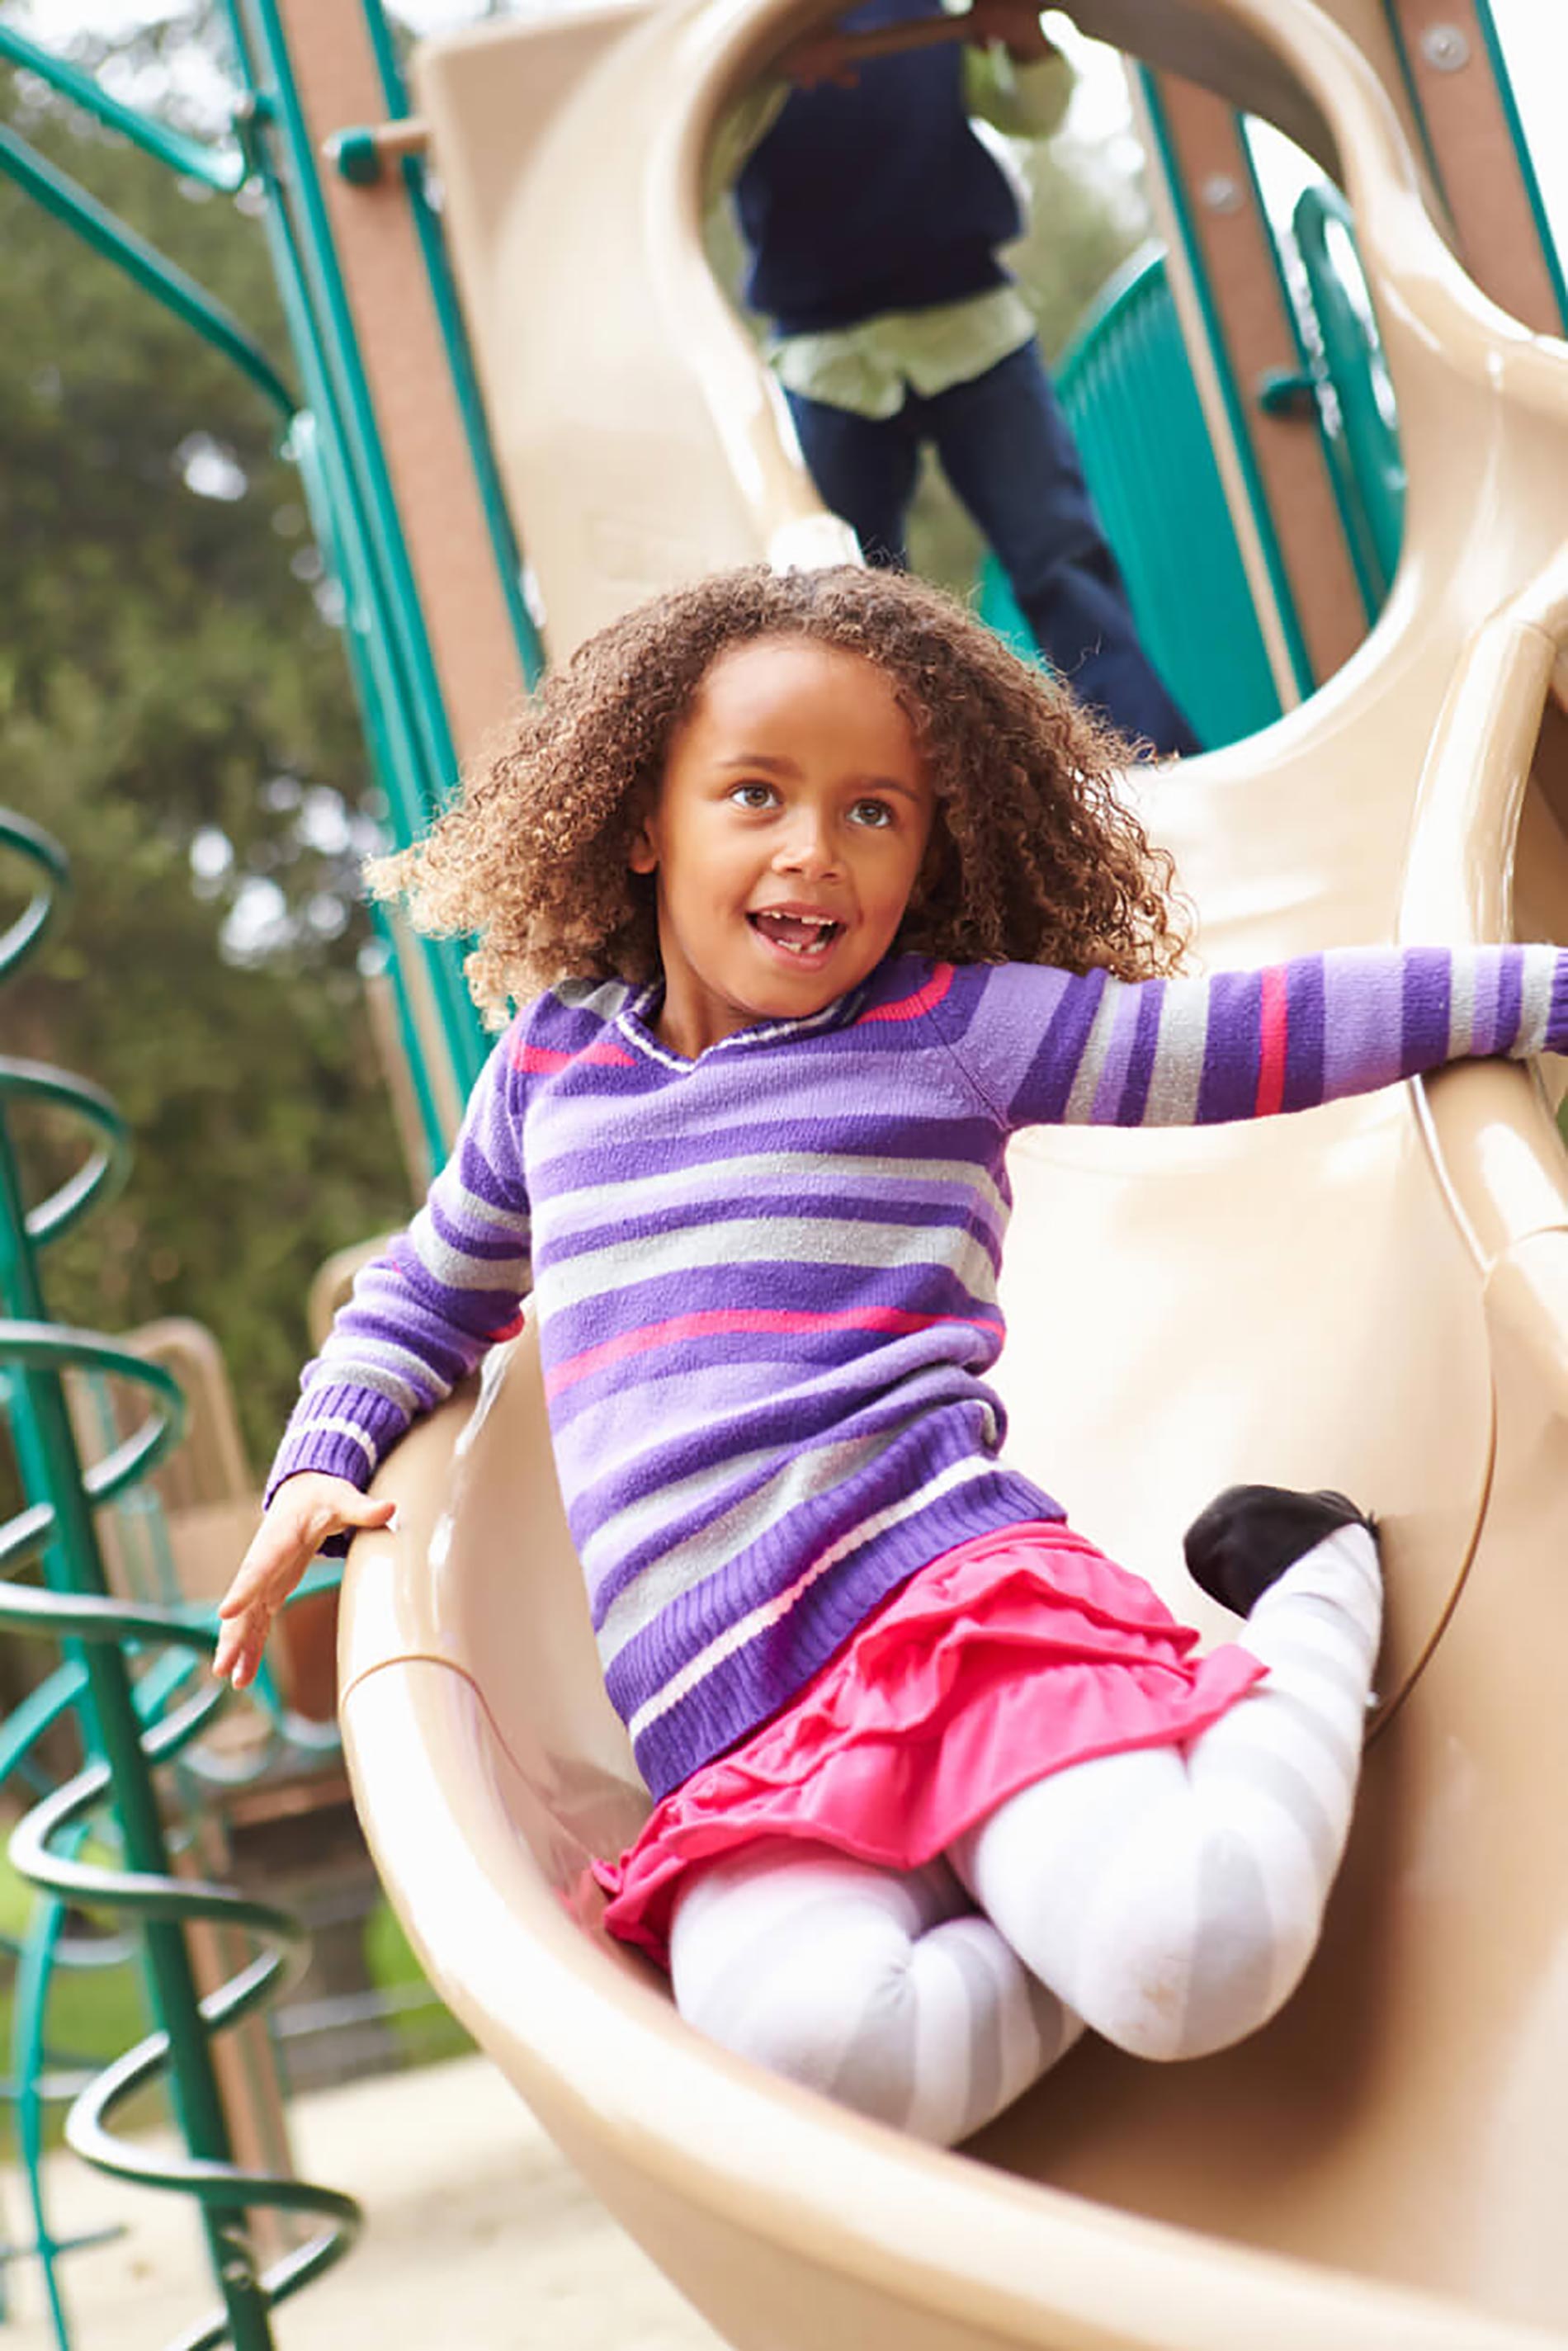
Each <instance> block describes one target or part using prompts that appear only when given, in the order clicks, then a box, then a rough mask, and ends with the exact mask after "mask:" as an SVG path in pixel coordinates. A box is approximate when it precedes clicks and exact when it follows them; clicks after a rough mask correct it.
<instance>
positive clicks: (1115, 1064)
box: [943, 946, 1568, 1128]
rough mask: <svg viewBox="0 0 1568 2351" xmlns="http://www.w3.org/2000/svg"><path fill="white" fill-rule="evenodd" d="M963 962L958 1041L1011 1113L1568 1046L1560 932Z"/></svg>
mask: <svg viewBox="0 0 1568 2351" xmlns="http://www.w3.org/2000/svg"><path fill="white" fill-rule="evenodd" d="M966 977H967V978H968V979H969V980H970V981H971V982H972V983H977V984H972V985H971V986H970V987H969V988H968V990H967V994H965V993H963V992H961V990H960V989H959V987H954V989H953V991H952V993H951V995H950V997H949V998H948V1004H949V1005H951V1007H952V1009H951V1013H950V1014H949V1015H948V1017H947V1019H946V1033H947V1036H948V1040H949V1042H950V1043H951V1044H952V1046H953V1049H954V1050H955V1052H956V1054H957V1055H958V1057H959V1059H960V1061H962V1062H963V1063H964V1066H965V1068H966V1069H967V1071H969V1073H970V1075H971V1077H972V1079H973V1081H974V1082H975V1084H976V1085H977V1088H978V1090H979V1091H980V1092H981V1093H982V1094H983V1095H984V1096H985V1098H986V1099H987V1100H988V1102H990V1104H991V1106H992V1108H993V1109H994V1110H995V1111H996V1112H997V1113H998V1116H999V1117H1000V1118H1001V1119H1002V1121H1003V1123H1005V1124H1006V1125H1007V1126H1008V1127H1009V1128H1012V1127H1019V1126H1031V1125H1056V1124H1061V1123H1089V1124H1094V1125H1104V1126H1207V1125H1215V1124H1218V1123H1223V1122H1226V1121H1229V1120H1235V1119H1244V1118H1262V1117H1267V1116H1269V1115H1270V1113H1273V1112H1276V1111H1287V1110H1306V1109H1310V1108H1311V1107H1312V1105H1313V1104H1314V1103H1317V1102H1331V1101H1334V1100H1336V1099H1338V1098H1339V1097H1341V1096H1343V1095H1346V1094H1358V1093H1370V1092H1374V1091H1375V1089H1376V1088H1377V1087H1379V1086H1386V1085H1392V1084H1394V1083H1395V1082H1396V1081H1397V1080H1399V1079H1401V1078H1409V1077H1415V1076H1416V1075H1418V1074H1420V1073H1421V1072H1422V1071H1428V1070H1435V1069H1440V1068H1441V1067H1442V1065H1443V1064H1444V1062H1446V1061H1455V1060H1458V1059H1460V1058H1462V1057H1466V1056H1475V1057H1486V1056H1491V1055H1498V1054H1506V1055H1509V1056H1511V1057H1512V1058H1514V1059H1516V1060H1522V1059H1524V1058H1526V1057H1527V1056H1528V1055H1530V1054H1531V1053H1538V1052H1542V1051H1558V1052H1561V1051H1565V1050H1568V956H1565V955H1563V954H1562V953H1560V952H1559V950H1558V949H1556V948H1555V947H1547V946H1495V947H1453V948H1448V947H1406V948H1399V947H1335V948H1331V949H1330V950H1329V951H1328V952H1327V953H1326V954H1323V955H1313V956H1295V957H1293V958H1292V959H1291V961H1290V962H1288V963H1281V964H1273V965H1270V966H1269V967H1266V968H1265V969H1263V970H1260V971H1227V972H1217V973H1216V974H1214V975H1213V977H1209V978H1205V979H1166V980H1159V979H1155V980H1144V981H1141V982H1137V983H1129V982H1125V981H1122V980H1116V979H1112V978H1110V977H1108V976H1107V975H1106V974H1105V973H1103V972H1089V973H1085V974H1082V975H1076V974H1069V973H1065V972H1059V971H1051V970H1049V969H1046V968H1042V967H1034V966H1030V965H1024V964H1004V965H998V966H996V967H992V968H991V969H989V970H987V971H985V972H983V973H981V972H974V973H972V974H970V975H966ZM943 1010H944V1012H945V1013H946V1012H947V1010H948V1006H947V1005H945V1006H944V1007H943Z"/></svg>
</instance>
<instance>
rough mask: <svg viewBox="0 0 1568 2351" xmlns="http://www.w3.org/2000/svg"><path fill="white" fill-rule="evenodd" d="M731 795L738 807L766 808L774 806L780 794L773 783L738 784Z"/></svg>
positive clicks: (733, 787) (731, 791)
mask: <svg viewBox="0 0 1568 2351" xmlns="http://www.w3.org/2000/svg"><path fill="white" fill-rule="evenodd" d="M729 797H730V799H732V800H733V801H734V802H735V804H736V807H737V808H743V809H765V808H771V807H772V805H773V803H774V800H775V799H777V797H778V795H777V793H776V792H775V791H774V789H773V787H772V785H771V784H736V785H734V786H732V788H731V790H730V795H729Z"/></svg>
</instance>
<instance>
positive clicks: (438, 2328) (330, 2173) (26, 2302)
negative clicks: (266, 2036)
mask: <svg viewBox="0 0 1568 2351" xmlns="http://www.w3.org/2000/svg"><path fill="white" fill-rule="evenodd" d="M290 2113H291V2118H292V2127H293V2135H294V2141H295V2149H296V2155H297V2158H298V2162H299V2165H300V2168H302V2169H303V2170H304V2171H305V2172H306V2173H307V2174H308V2176H309V2177H311V2178H313V2179H321V2180H325V2181H329V2182H330V2184H331V2185H332V2186H334V2187H339V2188H345V2189H348V2190H349V2191H350V2193H351V2194H353V2195H355V2196H357V2197H358V2198H359V2199H360V2200H361V2203H362V2204H363V2206H364V2208H365V2211H366V2215H367V2220H366V2227H365V2231H364V2233H363V2235H362V2236H361V2239H360V2241H359V2243H358V2244H357V2245H356V2247H355V2248H354V2250H353V2252H350V2254H349V2256H348V2257H347V2259H346V2260H345V2261H343V2262H341V2263H340V2265H339V2266H338V2268H337V2269H335V2270H333V2271H332V2272H331V2273H329V2275H328V2276H327V2277H325V2278H323V2279H321V2280H320V2281H319V2283H317V2284H316V2285H314V2286H312V2287H310V2288H308V2290H307V2291H306V2292H305V2293H303V2294H300V2295H299V2296H298V2299H297V2300H296V2301H294V2302H291V2303H289V2304H287V2305H286V2306H285V2307H284V2308H283V2309H282V2310H280V2311H279V2312H278V2314H277V2319H276V2321H275V2330H276V2335H277V2344H278V2346H279V2351H329V2346H330V2351H346V2346H353V2345H361V2344H362V2345H378V2346H387V2351H392V2346H411V2351H412V2346H418V2351H722V2346H721V2345H720V2343H719V2338H718V2336H717V2335H715V2334H714V2333H713V2332H712V2330H711V2329H710V2328H709V2327H707V2326H706V2325H704V2324H703V2322H702V2320H701V2319H700V2318H698V2316H697V2315H696V2314H695V2311H693V2310H692V2309H691V2307H690V2306H689V2304H686V2303H685V2302H683V2301H682V2299H681V2297H680V2295H679V2294H676V2292H675V2290H674V2287H673V2286H672V2285H670V2284H669V2283H667V2282H666V2281H665V2280H664V2278H663V2277H662V2276H661V2275H660V2274H659V2273H658V2271H657V2270H655V2269H654V2268H653V2264H652V2262H649V2261H648V2260H647V2259H646V2258H645V2257H644V2255H643V2253H642V2252H639V2250H638V2249H637V2247H636V2246H635V2245H634V2244H633V2243H632V2241H631V2239H630V2238H629V2237H627V2236H626V2235H625V2234H624V2232H623V2231H622V2230H621V2229H619V2228H618V2227H617V2226H616V2224H615V2222H614V2221H613V2220H611V2219H610V2217H609V2215H608V2214H607V2213H606V2212H605V2211H604V2210H602V2208H601V2206H600V2205H599V2204H598V2203H597V2202H596V2201H595V2200H594V2199H593V2197H592V2196H591V2194H590V2192H589V2190H588V2189H586V2188H585V2187H584V2186H583V2185H582V2183H581V2182H580V2179H578V2178H577V2175H576V2174H575V2173H574V2172H573V2171H572V2170H571V2169H570V2168H569V2167H568V2166H567V2165H566V2164H565V2163H564V2162H563V2161H562V2160H561V2158H560V2157H559V2155H558V2154H557V2153H556V2151H555V2149H554V2147H552V2146H551V2145H550V2142H549V2139H547V2138H546V2137H545V2136H544V2134H543V2132H542V2131H541V2130H540V2129H539V2128H538V2125H537V2124H536V2123H535V2122H534V2120H533V2118H532V2116H530V2115H529V2114H528V2110H527V2108H526V2107H525V2106H524V2105H522V2104H521V2103H520V2102H519V2100H518V2099H517V2096H516V2095H515V2094H514V2093H513V2092H512V2091H511V2090H510V2089H508V2088H507V2085H506V2083H505V2082H504V2081H503V2080H502V2078H501V2076H500V2075H499V2074H497V2072H496V2071H495V2070H494V2068H493V2067H492V2066H490V2065H489V2064H487V2063H486V2061H485V2060H484V2059H483V2058H480V2057H461V2058H457V2059H455V2060H453V2061H452V2062H451V2063H449V2064H440V2065H428V2066H422V2067H419V2068H416V2069H414V2070H412V2071H409V2072H404V2073H399V2074H382V2075H381V2076H379V2077H378V2078H376V2079H373V2080H370V2081H363V2082H357V2083H354V2084H351V2085H349V2086H348V2087H346V2088H341V2089H334V2090H327V2091H320V2092H317V2093H315V2094H314V2095H310V2096H308V2097H306V2098H303V2099H300V2100H298V2101H297V2102H296V2103H295V2104H294V2105H293V2106H292V2107H291V2109H290ZM50 2186H51V2192H52V2198H53V2207H54V2214H55V2219H56V2224H57V2226H58V2227H59V2228H60V2229H61V2230H62V2231H74V2230H78V2229H80V2230H88V2229H92V2228H96V2227H100V2226H109V2225H111V2224H112V2223H114V2222H115V2221H120V2222H123V2223H125V2232H124V2234H123V2235H122V2236H120V2237H119V2238H118V2239H117V2240H116V2241H114V2242H113V2243H111V2244H108V2245H105V2246H103V2247H101V2248H99V2249H95V2250H89V2251H83V2252H78V2253H77V2254H75V2255H73V2256H72V2257H71V2260H70V2262H68V2267H67V2290H68V2294H69V2297H70V2315H71V2322H72V2327H73V2331H74V2334H75V2338H76V2345H77V2351H162V2346H164V2345H165V2344H166V2343H168V2342H169V2341H170V2340H171V2339H172V2338H173V2337H174V2336H175V2335H177V2334H178V2333H179V2332H180V2331H181V2329H182V2328H183V2326H184V2325H188V2324H189V2323H190V2321H191V2320H192V2319H193V2318H194V2317H195V2316H196V2315H197V2314H199V2312H200V2311H201V2309H202V2307H203V2304H204V2293H205V2287H204V2279H205V2265H204V2260H203V2257H202V2253H201V2251H200V2248H199V2245H198V2242H197V2236H196V2229H195V2224H194V2223H193V2220H192V2217H191V2210H190V2207H189V2206H188V2205H187V2204H185V2203H184V2202H183V2200H182V2199H178V2198H175V2197H161V2196H154V2195H152V2194H149V2193H147V2192H146V2191H144V2190H143V2191H141V2192H138V2191H137V2190H135V2189H128V2188H126V2187H124V2186H123V2185H121V2184H120V2183H119V2182H117V2181H114V2180H110V2179H102V2178H100V2177H99V2176H98V2175H96V2174H94V2173H91V2172H89V2171H88V2170H87V2169H86V2168H85V2167H84V2166H83V2165H81V2164H80V2163H78V2161H77V2160H76V2159H75V2158H74V2157H70V2156H57V2157H55V2158H51V2161H50ZM19 2188H20V2183H19V2181H18V2180H17V2179H16V2178H15V2176H14V2175H8V2176H6V2178H5V2198H4V2200H5V2211H6V2213H7V2216H8V2217H9V2218H11V2219H12V2220H16V2218H17V2217H18V2215H19V2212H20V2209H21V2203H20V2194H19ZM14 2290H15V2299H14V2306H13V2314H12V2323H11V2324H8V2325H6V2327H5V2351H51V2346H52V2339H53V2338H52V2336H51V2335H50V2332H49V2329H48V2326H47V2322H46V2320H45V2318H44V2316H43V2314H42V2305H41V2302H40V2300H39V2298H38V2294H37V2284H36V2283H35V2282H34V2281H33V2280H31V2279H29V2278H28V2277H27V2276H26V2275H25V2274H24V2273H23V2272H22V2271H21V2270H18V2271H17V2272H16V2273H14Z"/></svg>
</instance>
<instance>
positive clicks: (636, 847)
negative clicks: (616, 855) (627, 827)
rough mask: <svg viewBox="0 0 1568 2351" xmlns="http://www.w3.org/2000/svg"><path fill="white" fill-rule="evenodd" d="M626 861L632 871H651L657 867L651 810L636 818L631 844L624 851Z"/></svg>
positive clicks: (656, 843)
mask: <svg viewBox="0 0 1568 2351" xmlns="http://www.w3.org/2000/svg"><path fill="white" fill-rule="evenodd" d="M626 862H627V864H628V865H629V866H630V867H631V869H632V872H633V873H653V872H655V871H656V870H657V868H658V863H659V844H658V842H657V841H656V840H655V839H654V837H653V817H652V814H651V812H650V813H649V814H646V815H643V816H642V817H640V818H639V819H638V820H637V824H636V828H635V830H634V831H633V832H632V845H631V847H630V849H628V851H627V852H626Z"/></svg>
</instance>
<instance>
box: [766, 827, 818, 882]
mask: <svg viewBox="0 0 1568 2351" xmlns="http://www.w3.org/2000/svg"><path fill="white" fill-rule="evenodd" d="M773 870H774V872H776V873H818V874H826V873H831V872H832V870H833V852H832V849H831V844H830V841H829V839H828V832H827V828H826V827H825V826H824V825H822V824H820V823H818V822H817V821H816V820H815V819H813V818H805V819H802V820H800V821H799V822H798V823H795V824H792V825H791V826H790V828H789V833H788V835H787V836H786V838H785V839H784V840H783V841H780V842H779V847H778V850H777V851H776V852H775V854H774V859H773Z"/></svg>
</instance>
